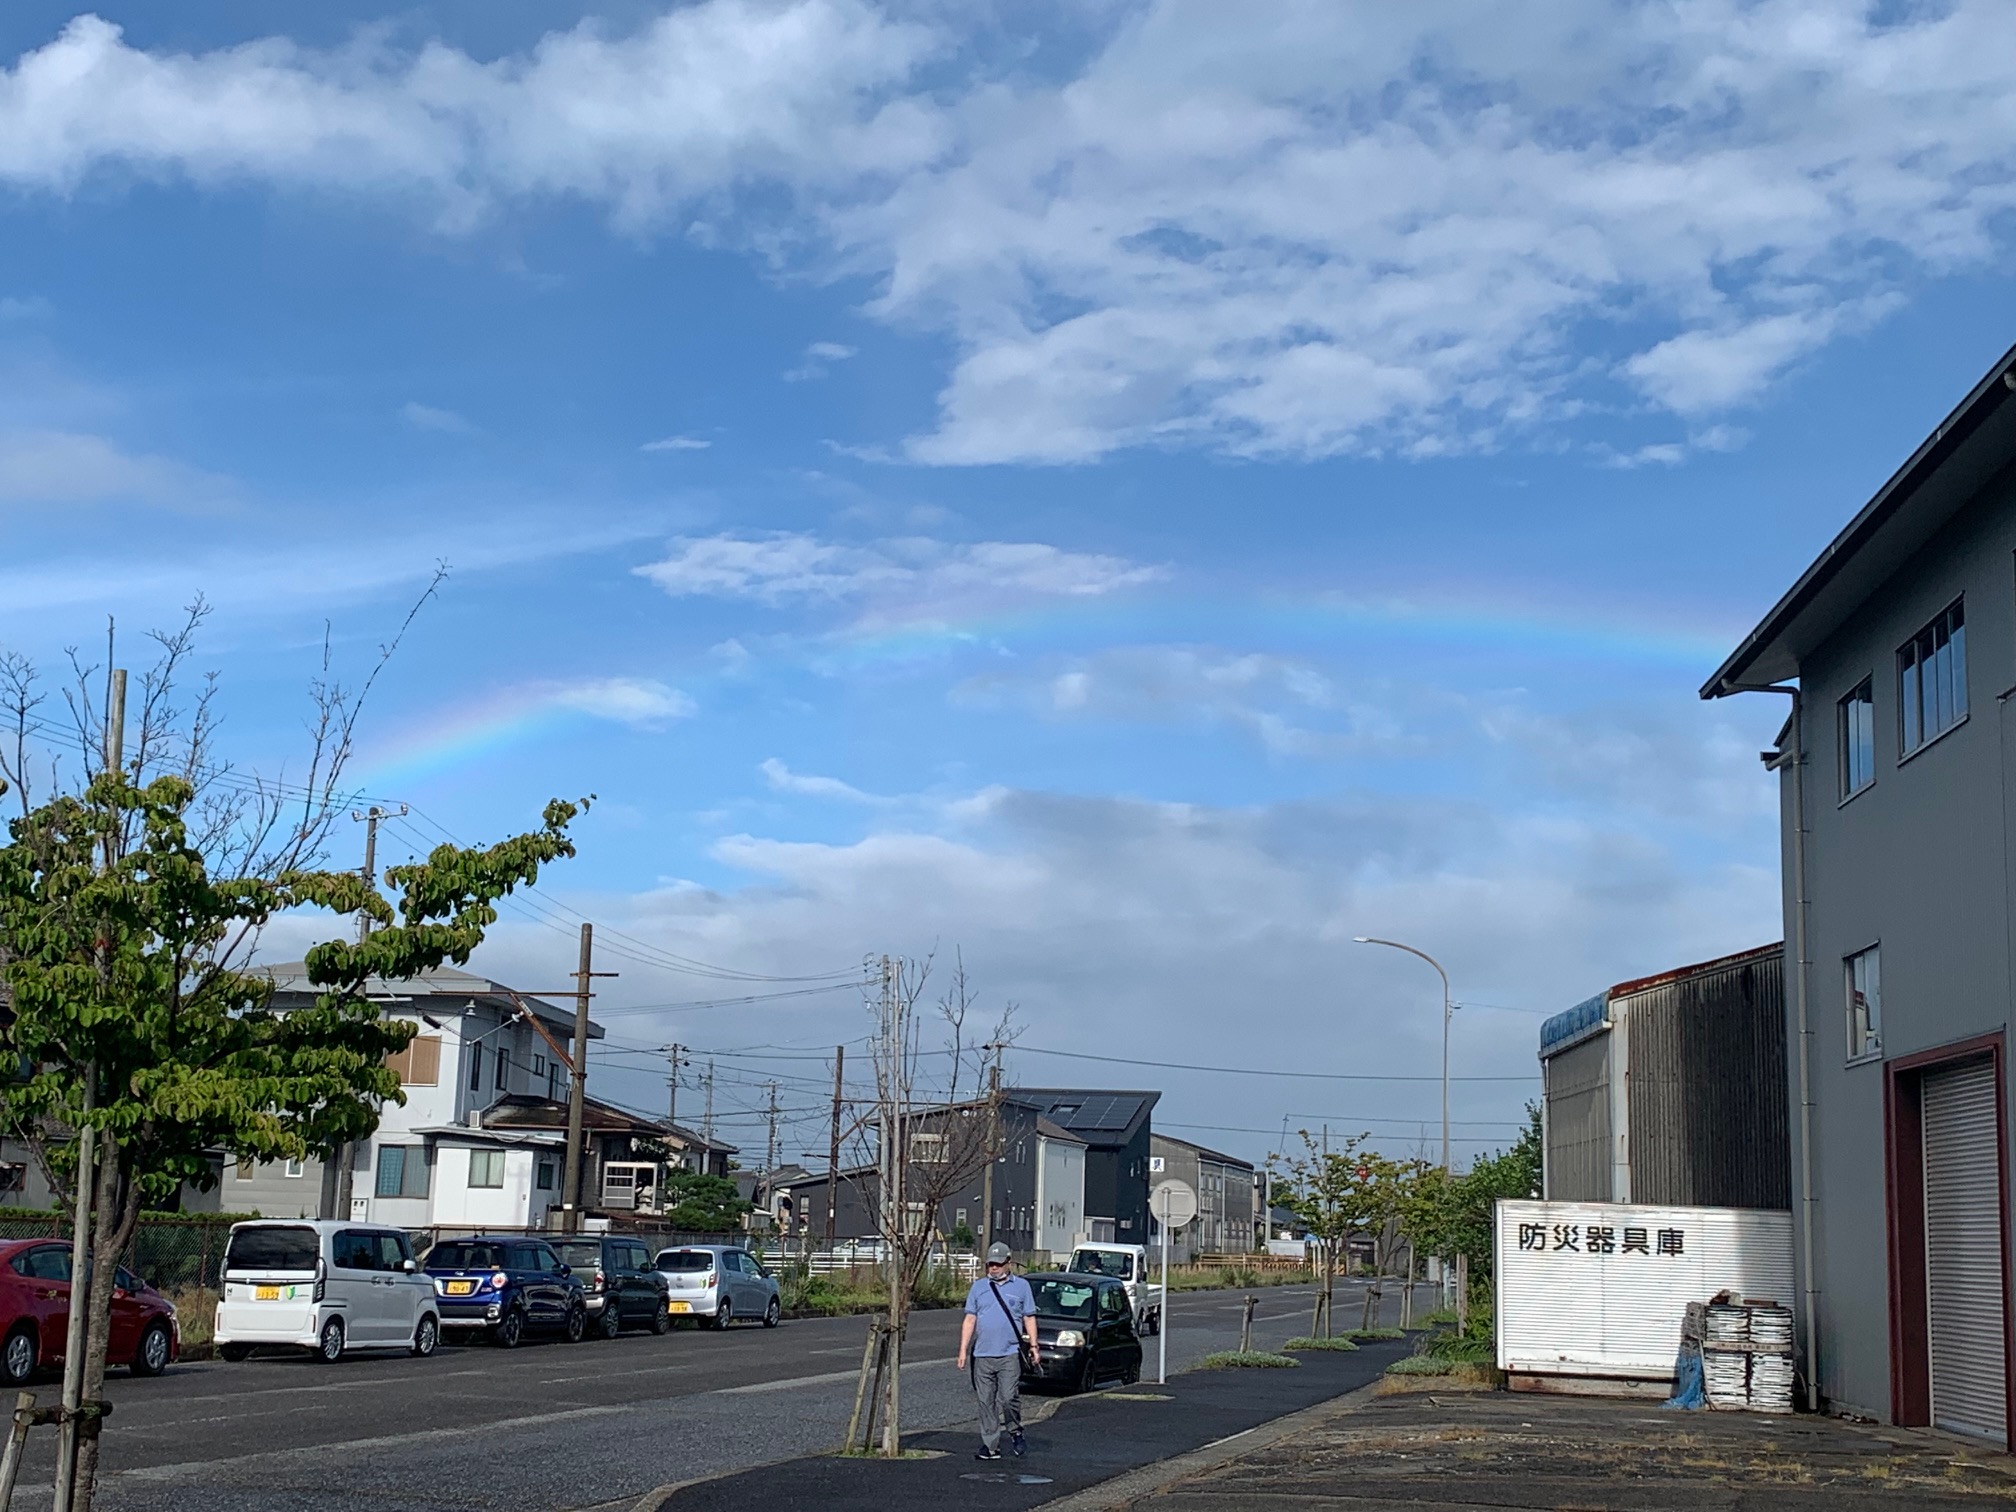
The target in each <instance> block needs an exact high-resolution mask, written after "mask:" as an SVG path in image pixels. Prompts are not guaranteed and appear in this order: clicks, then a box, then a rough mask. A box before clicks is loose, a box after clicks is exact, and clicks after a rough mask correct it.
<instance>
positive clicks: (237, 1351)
mask: <svg viewBox="0 0 2016 1512" xmlns="http://www.w3.org/2000/svg"><path fill="white" fill-rule="evenodd" d="M217 1355H218V1358H219V1359H224V1360H229V1361H230V1362H231V1363H232V1364H233V1365H236V1364H237V1363H238V1362H239V1361H241V1360H249V1359H251V1358H252V1346H251V1345H250V1344H219V1345H218V1346H217Z"/></svg>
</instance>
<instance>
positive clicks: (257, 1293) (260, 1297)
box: [252, 1286, 280, 1302]
mask: <svg viewBox="0 0 2016 1512" xmlns="http://www.w3.org/2000/svg"><path fill="white" fill-rule="evenodd" d="M252 1298H253V1300H254V1301H256V1302H278V1301H279V1300H280V1288H279V1287H277V1286H257V1287H254V1288H253V1289H252Z"/></svg>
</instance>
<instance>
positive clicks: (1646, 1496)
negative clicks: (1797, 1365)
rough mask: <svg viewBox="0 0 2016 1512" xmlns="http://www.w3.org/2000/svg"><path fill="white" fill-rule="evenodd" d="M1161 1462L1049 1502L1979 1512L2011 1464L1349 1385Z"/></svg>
mask: <svg viewBox="0 0 2016 1512" xmlns="http://www.w3.org/2000/svg"><path fill="white" fill-rule="evenodd" d="M1256 1437H1259V1436H1256ZM1226 1448H1227V1449H1229V1448H1230V1446H1226ZM1168 1468H1169V1470H1170V1471H1171V1472H1173V1473H1172V1474H1168V1475H1162V1476H1156V1477H1153V1479H1154V1481H1155V1484H1152V1485H1151V1484H1148V1483H1147V1480H1148V1478H1147V1477H1144V1476H1135V1477H1130V1478H1129V1481H1128V1482H1123V1483H1120V1484H1116V1485H1115V1486H1113V1487H1111V1488H1108V1493H1109V1494H1102V1492H1101V1491H1100V1490H1097V1489H1095V1490H1093V1491H1091V1492H1089V1493H1087V1494H1085V1495H1082V1496H1078V1497H1073V1498H1072V1499H1071V1501H1070V1503H1069V1506H1068V1508H1059V1509H1058V1512H1122V1509H1132V1512H1478V1509H1483V1508H1491V1509H1511V1508H1521V1509H1525V1508H1530V1509H1543V1508H1544V1509H1557V1508H1574V1509H1576V1512H1876V1509H1878V1508H1880V1509H1883V1512H1905V1509H1909V1512H1958V1509H1963V1508H1965V1509H1971V1512H1987V1509H1992V1508H1995V1507H1998V1506H2008V1505H2010V1504H2011V1503H2012V1502H2016V1460H2012V1459H2011V1457H2010V1456H2008V1455H2004V1454H2000V1453H1996V1452H1991V1451H1989V1450H1987V1449H1982V1448H1976V1447H1973V1446H1971V1445H1968V1444H1965V1443H1962V1442H1960V1441H1958V1440H1955V1439H1950V1438H1947V1437H1944V1436H1943V1435H1937V1434H1932V1433H1928V1432H1924V1431H1921V1430H1916V1429H1908V1428H1877V1427H1870V1426H1865V1425H1858V1424H1851V1423H1845V1422H1840V1421H1837V1420H1833V1419H1828V1418H1811V1417H1766V1416H1763V1415H1752V1414H1748V1413H1709V1412H1665V1411H1661V1410H1659V1409H1658V1408H1656V1407H1653V1406H1650V1405H1648V1404H1645V1403H1629V1402H1609V1401H1585V1400H1579V1399H1573V1398H1565V1397H1536V1396H1526V1395H1519V1396H1513V1395H1508V1394H1507V1393H1504V1392H1484V1393H1477V1394H1471V1395H1457V1394H1452V1395H1446V1396H1434V1395H1410V1396H1390V1397H1366V1396H1361V1397H1359V1398H1357V1399H1354V1400H1352V1401H1349V1402H1342V1403H1337V1404H1334V1405H1332V1406H1328V1407H1323V1408H1318V1409H1317V1410H1316V1411H1314V1412H1311V1413H1306V1414H1304V1415H1303V1418H1302V1421H1301V1422H1300V1424H1299V1425H1298V1426H1297V1427H1296V1430H1295V1431H1293V1432H1289V1433H1284V1434H1281V1435H1279V1436H1278V1437H1274V1438H1273V1439H1272V1441H1271V1442H1265V1443H1263V1444H1261V1445H1260V1446H1259V1447H1256V1448H1253V1449H1251V1450H1240V1451H1237V1452H1230V1453H1228V1452H1225V1451H1224V1450H1220V1451H1218V1452H1215V1453H1207V1454H1202V1455H1197V1456H1193V1457H1191V1460H1190V1462H1188V1463H1185V1464H1181V1465H1172V1466H1170V1467H1168Z"/></svg>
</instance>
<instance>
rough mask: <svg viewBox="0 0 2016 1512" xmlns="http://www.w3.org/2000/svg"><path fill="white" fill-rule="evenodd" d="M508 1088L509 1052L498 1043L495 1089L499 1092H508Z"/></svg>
mask: <svg viewBox="0 0 2016 1512" xmlns="http://www.w3.org/2000/svg"><path fill="white" fill-rule="evenodd" d="M510 1089H511V1052H510V1051H509V1050H507V1049H505V1048H504V1047H503V1046H502V1045H499V1046H498V1047H497V1090H498V1091H499V1092H508V1091H509V1090H510Z"/></svg>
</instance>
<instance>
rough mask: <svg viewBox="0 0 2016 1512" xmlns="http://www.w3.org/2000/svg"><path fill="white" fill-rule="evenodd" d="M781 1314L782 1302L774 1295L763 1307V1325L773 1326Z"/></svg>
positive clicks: (782, 1309) (780, 1317)
mask: <svg viewBox="0 0 2016 1512" xmlns="http://www.w3.org/2000/svg"><path fill="white" fill-rule="evenodd" d="M783 1316H784V1307H783V1304H782V1303H780V1302H779V1301H778V1300H777V1299H776V1298H775V1297H772V1298H771V1299H770V1305H769V1306H768V1307H766V1308H764V1309H763V1326H764V1327H765V1328H775V1327H776V1326H777V1324H778V1322H779V1320H780V1319H782V1318H783Z"/></svg>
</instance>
